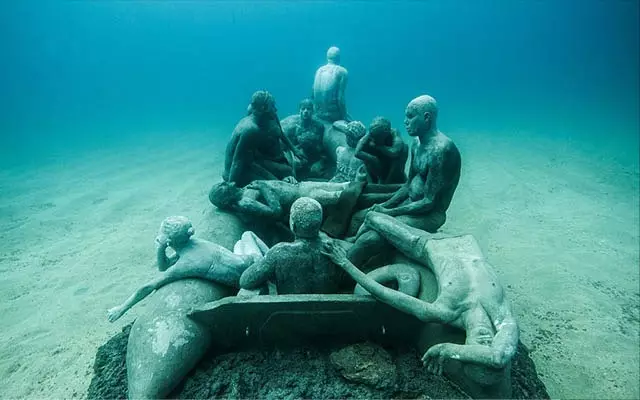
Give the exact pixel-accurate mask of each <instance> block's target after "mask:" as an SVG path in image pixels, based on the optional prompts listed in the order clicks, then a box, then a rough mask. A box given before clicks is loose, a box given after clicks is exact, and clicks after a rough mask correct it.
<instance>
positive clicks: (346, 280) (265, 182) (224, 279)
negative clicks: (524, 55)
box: [108, 47, 519, 398]
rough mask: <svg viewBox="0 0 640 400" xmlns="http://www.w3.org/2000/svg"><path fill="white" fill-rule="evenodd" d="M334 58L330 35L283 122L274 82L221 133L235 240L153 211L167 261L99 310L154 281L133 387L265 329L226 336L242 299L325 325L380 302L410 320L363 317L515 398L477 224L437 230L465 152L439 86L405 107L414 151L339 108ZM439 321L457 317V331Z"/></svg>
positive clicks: (159, 390) (507, 314) (487, 393)
mask: <svg viewBox="0 0 640 400" xmlns="http://www.w3.org/2000/svg"><path fill="white" fill-rule="evenodd" d="M339 57H340V53H339V50H338V49H337V48H335V47H332V48H330V49H329V51H328V52H327V64H326V65H325V66H323V67H321V68H319V69H318V71H317V73H316V76H315V80H314V86H313V96H312V98H310V99H304V100H302V101H301V102H300V106H299V114H297V115H293V116H289V117H286V118H284V119H282V120H280V118H279V117H278V115H277V109H276V104H275V100H274V98H273V96H272V95H271V94H270V93H268V92H266V91H257V92H255V93H254V94H253V96H252V98H251V102H250V105H249V107H248V109H247V115H246V116H245V117H244V118H242V119H241V120H240V122H238V124H237V125H236V127H235V129H234V131H233V133H232V136H231V139H230V141H229V143H228V145H227V148H226V154H225V166H224V172H223V174H222V181H221V182H218V183H215V184H214V185H213V187H212V188H211V191H210V193H209V200H210V201H211V203H212V204H213V205H215V206H216V208H217V209H218V210H220V214H219V215H223V214H224V215H226V217H225V218H237V220H238V221H237V222H236V223H235V225H234V224H231V225H233V226H231V227H230V228H229V231H228V232H224V233H222V234H221V235H225V234H226V235H236V234H237V232H236V231H237V228H238V227H242V230H244V232H243V233H242V232H238V233H240V234H238V236H236V237H235V238H234V242H235V244H234V245H233V250H229V249H228V248H227V247H225V246H223V245H222V244H220V243H214V242H212V241H208V240H205V239H202V238H199V237H196V236H194V233H195V230H194V227H193V226H192V224H191V222H190V221H189V219H187V218H185V217H181V216H173V217H169V218H167V219H165V220H164V221H163V222H162V224H161V226H160V231H159V234H158V236H157V238H156V248H157V264H158V268H159V270H160V271H161V272H162V274H161V275H160V276H159V277H158V278H157V279H155V280H153V281H151V282H149V283H147V284H145V285H143V286H142V287H140V289H138V290H137V291H136V292H135V293H134V294H132V295H131V297H130V298H128V299H127V300H126V301H125V302H124V303H123V304H121V305H119V306H116V307H113V308H112V309H110V310H109V312H108V318H109V320H110V321H111V322H114V321H116V320H118V319H119V318H120V317H121V316H122V315H123V314H124V313H126V312H127V310H129V309H130V308H131V307H133V306H134V305H135V304H136V303H138V302H139V301H141V300H142V299H144V298H145V297H146V296H148V295H149V294H151V293H152V292H154V291H157V293H156V294H155V296H154V297H155V298H158V299H159V300H158V301H156V306H155V307H153V308H152V309H151V310H150V311H149V312H148V313H147V314H145V315H142V316H141V317H139V318H138V319H137V320H136V321H135V322H134V324H133V326H132V328H131V334H130V336H129V342H128V349H127V356H126V357H127V359H126V363H127V374H128V394H129V397H130V398H158V397H164V396H166V395H168V394H169V393H170V391H171V390H172V389H173V388H174V387H175V386H176V385H177V384H178V383H179V382H180V381H181V380H182V379H183V378H184V376H185V375H186V374H187V373H188V372H189V371H190V370H191V369H192V368H193V367H194V366H195V365H196V364H197V362H198V361H199V360H200V359H201V358H202V357H203V355H204V354H205V353H206V351H207V349H208V348H209V347H210V346H211V345H212V343H214V344H218V345H222V343H226V344H227V345H229V344H233V343H236V344H237V343H240V342H242V341H243V340H244V341H246V340H247V338H249V340H250V339H251V337H254V336H253V335H260V332H258V333H255V331H256V330H257V331H259V330H260V328H257V329H253V328H252V329H250V327H249V325H250V322H247V323H246V324H244V325H246V329H244V331H242V333H243V334H244V336H245V337H244V338H242V336H243V335H242V334H240V335H238V337H235V336H234V335H235V333H234V332H236V331H234V329H236V328H237V327H236V326H235V325H238V326H239V327H242V325H243V322H242V321H244V319H246V318H248V317H247V315H249V314H251V313H249V312H247V310H254V309H259V310H261V312H262V311H264V313H266V314H265V315H266V316H267V317H265V321H266V322H265V321H262V322H264V323H263V324H262V327H264V326H267V325H268V324H276V323H277V321H278V319H277V317H278V315H280V314H283V315H286V316H287V318H296V316H300V315H305V316H309V315H311V316H312V317H313V318H311V319H307V321H313V324H311V325H312V328H313V329H316V330H320V332H317V333H318V334H320V335H322V334H324V333H326V332H321V330H323V329H325V328H327V327H328V326H329V325H331V324H333V325H335V324H343V325H346V324H349V323H350V322H348V320H345V318H348V316H349V315H350V316H353V315H357V313H358V312H361V311H358V310H362V309H364V308H367V307H369V308H367V310H370V311H371V310H379V309H378V308H375V307H378V305H380V304H384V305H386V306H389V310H392V311H393V312H394V313H395V314H394V315H396V314H397V316H404V317H406V318H405V319H402V317H399V318H400V319H399V320H395V321H396V322H395V326H393V324H394V322H391V323H390V322H389V321H388V320H386V319H385V318H387V317H385V316H384V315H383V314H385V313H378V314H379V315H375V313H374V314H373V315H372V316H371V318H370V321H369V322H370V323H371V324H372V326H373V325H376V324H378V325H380V326H381V327H382V333H383V334H385V333H386V334H388V335H393V334H394V332H396V334H397V335H398V336H402V337H410V338H411V339H410V340H412V341H414V342H415V344H416V346H417V347H418V348H419V350H420V351H421V352H423V356H422V362H423V364H424V366H425V367H426V368H427V369H428V371H430V372H432V373H434V374H443V373H445V374H446V375H447V376H448V377H449V378H450V379H452V380H453V381H455V382H456V383H457V384H458V385H459V386H460V387H462V388H463V389H464V390H465V391H466V392H467V393H468V394H470V395H472V396H474V397H500V398H506V397H510V396H511V382H510V376H511V375H510V365H511V361H512V358H513V357H514V354H515V353H516V350H517V347H518V341H519V334H518V326H517V322H516V319H515V317H514V315H513V313H512V311H511V307H510V305H509V302H508V300H507V298H506V296H505V293H504V290H503V288H502V286H501V285H500V282H499V280H498V277H497V275H496V273H495V271H494V270H493V268H492V266H491V265H490V264H489V263H488V261H487V260H486V258H485V257H484V256H483V254H482V252H481V251H480V249H479V246H478V245H477V242H476V240H475V239H474V238H473V237H472V236H470V235H459V236H443V235H442V234H438V233H437V232H438V230H439V229H440V227H441V226H442V225H443V224H444V223H445V221H446V212H447V209H448V207H449V205H450V203H451V201H452V198H453V195H454V192H455V190H456V188H457V186H458V182H459V179H460V172H461V157H460V153H459V152H458V149H457V147H456V146H455V144H454V143H453V142H452V141H451V139H450V138H448V137H447V136H446V135H444V134H443V133H442V132H441V131H440V130H439V129H438V127H437V117H438V106H437V103H436V101H435V99H434V98H432V97H430V96H428V95H421V96H418V97H416V98H414V99H413V100H411V101H410V102H409V103H408V105H407V106H406V109H405V121H404V123H405V128H406V131H407V133H408V135H409V136H411V137H412V138H413V143H412V144H411V147H410V149H409V146H408V145H407V144H406V143H405V142H404V141H403V139H402V138H401V136H400V134H399V133H398V132H397V131H396V130H395V129H393V128H392V127H391V123H390V122H389V120H388V119H386V118H384V117H377V118H375V119H374V120H373V121H372V122H371V124H370V125H369V127H368V128H367V127H366V126H365V125H364V124H363V123H362V122H360V121H357V120H354V119H353V118H351V116H350V115H349V114H348V113H347V108H346V103H345V88H346V82H347V71H346V69H345V68H344V67H342V66H340V65H339V64H340V63H339ZM406 164H408V168H405V165H406ZM405 171H408V173H405ZM247 226H250V227H251V230H249V229H245V228H244V227H247ZM168 251H169V252H170V254H169V255H168V254H167V253H168ZM309 304H312V305H313V306H312V307H310V306H309V307H307V306H308V305H309ZM305 307H307V308H305ZM323 307H324V308H323ZM341 307H342V308H343V309H344V310H346V311H345V312H346V314H345V313H341V312H342V311H341V310H343V309H342V308H341ZM363 307H364V308H363ZM371 307H374V308H371ZM265 310H266V311H265ZM327 310H328V311H327ZM344 310H343V311H344ZM347 311H348V312H347ZM376 312H377V311H376ZM229 314H230V315H232V316H233V318H231V317H228V315H229ZM254 314H255V315H258V313H257V312H254ZM387 314H388V313H387ZM387 314H385V315H387ZM225 316H227V317H225ZM345 316H347V317H345ZM255 318H258V317H255ZM323 318H324V319H327V318H328V319H327V321H328V322H322V321H324V319H323ZM376 318H378V319H379V320H376ZM303 320H304V318H303ZM274 321H275V322H274ZM398 321H410V322H407V324H406V325H402V324H403V322H398ZM253 322H255V321H253ZM262 322H260V323H262ZM260 323H257V325H256V324H254V325H251V326H261V325H260ZM385 323H386V324H388V325H387V326H388V328H385V325H384V324H385ZM434 324H439V325H442V326H450V327H454V328H458V329H460V330H462V331H463V332H464V340H463V342H460V341H459V340H458V341H455V340H454V337H453V336H452V334H448V333H447V331H446V330H438V329H436V328H434V326H435V325H434ZM400 325H402V326H400ZM376 326H377V325H376ZM334 328H335V326H334ZM394 328H395V330H394ZM238 329H240V328H238ZM313 329H312V330H313ZM376 329H377V328H376ZM348 330H349V328H348V327H345V329H344V332H346V331H348ZM386 330H388V331H389V332H388V333H387V332H386ZM344 332H342V333H343V334H344ZM225 335H226V336H225ZM365 336H366V335H365ZM256 340H258V339H256Z"/></svg>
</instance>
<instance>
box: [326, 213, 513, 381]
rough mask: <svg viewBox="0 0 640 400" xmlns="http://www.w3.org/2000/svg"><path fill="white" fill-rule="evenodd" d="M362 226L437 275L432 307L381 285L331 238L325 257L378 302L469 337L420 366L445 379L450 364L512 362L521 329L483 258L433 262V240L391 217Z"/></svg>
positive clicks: (439, 349)
mask: <svg viewBox="0 0 640 400" xmlns="http://www.w3.org/2000/svg"><path fill="white" fill-rule="evenodd" d="M363 226H365V227H366V228H367V229H370V230H373V231H375V232H377V233H378V234H379V235H380V236H381V237H382V238H384V240H386V241H388V242H389V243H390V244H391V245H392V246H393V247H394V248H396V249H397V250H399V251H400V252H401V253H403V254H404V255H405V256H407V257H409V258H411V259H413V260H415V261H417V262H419V263H421V264H424V265H426V266H428V267H429V268H430V269H431V270H432V271H433V273H434V275H435V277H436V280H437V282H438V295H437V298H436V299H435V301H434V302H433V303H428V302H425V301H423V300H420V299H417V298H415V297H411V296H408V295H406V294H404V293H401V292H399V291H396V290H393V289H389V288H387V287H385V286H383V285H381V284H379V283H377V282H376V281H375V280H373V279H371V278H370V277H368V276H367V275H365V274H364V273H363V272H362V271H360V270H359V269H358V268H356V267H355V266H354V265H353V264H352V263H351V261H349V259H348V258H347V254H346V251H345V249H344V247H343V246H341V245H340V244H338V243H334V241H333V239H325V240H324V243H325V247H324V250H323V251H324V254H326V255H327V256H328V257H330V258H331V259H332V260H333V261H334V262H335V263H336V264H338V265H339V266H340V267H342V268H343V269H344V270H345V271H346V272H347V273H348V274H349V275H350V276H351V277H352V278H353V279H354V280H355V281H356V282H358V284H360V285H361V286H362V287H363V288H364V289H366V290H367V291H368V292H369V293H371V294H372V295H373V296H374V297H376V298H377V299H378V300H380V301H382V302H384V303H386V304H389V305H390V306H392V307H395V308H397V309H398V310H400V311H403V312H405V313H408V314H411V315H413V316H415V317H416V318H418V319H419V320H421V321H425V322H439V323H442V324H449V325H452V326H454V327H457V328H460V329H463V330H464V331H465V332H466V334H467V337H466V342H465V344H464V345H459V344H454V343H441V344H437V345H435V346H432V347H431V348H429V350H428V351H427V352H426V353H425V354H424V356H423V357H422V361H423V363H424V365H425V366H426V367H427V368H428V369H429V371H430V372H433V373H435V374H441V373H442V369H443V364H444V362H445V360H447V359H455V360H459V361H461V362H466V363H471V364H476V365H480V366H484V367H489V368H495V369H500V368H503V367H505V366H506V365H507V364H508V363H510V361H511V359H512V357H513V356H514V354H515V352H516V349H517V347H518V337H519V332H518V325H517V323H516V319H515V317H514V315H513V312H512V311H511V306H510V304H509V302H508V301H507V299H506V297H505V294H504V289H503V288H502V286H501V285H500V283H499V282H498V278H497V276H496V273H495V271H494V270H493V268H492V266H491V265H490V264H489V263H488V262H487V261H486V260H485V259H484V258H482V257H480V258H477V256H473V258H470V257H469V256H468V255H465V254H460V257H459V258H458V257H454V258H451V257H446V258H445V259H442V260H438V259H437V258H436V259H434V258H432V257H430V253H429V247H430V241H432V240H434V238H432V235H431V234H429V233H427V232H424V231H422V230H419V229H415V228H412V227H410V226H408V225H407V224H404V223H402V222H400V221H398V220H397V219H395V218H393V217H390V216H388V215H384V214H380V213H376V212H370V213H368V214H367V217H366V218H365V222H364V225H363ZM435 240H437V239H435Z"/></svg>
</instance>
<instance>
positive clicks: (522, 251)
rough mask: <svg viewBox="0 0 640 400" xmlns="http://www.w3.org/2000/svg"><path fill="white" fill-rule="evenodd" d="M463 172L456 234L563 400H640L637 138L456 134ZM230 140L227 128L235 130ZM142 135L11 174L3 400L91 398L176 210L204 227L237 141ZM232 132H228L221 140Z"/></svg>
mask: <svg viewBox="0 0 640 400" xmlns="http://www.w3.org/2000/svg"><path fill="white" fill-rule="evenodd" d="M448 133H449V134H450V136H451V137H452V138H453V139H454V140H455V141H456V143H457V144H458V147H459V148H460V150H461V153H462V156H463V175H462V180H461V182H460V186H459V187H458V191H457V193H456V195H455V197H454V200H453V204H452V206H451V208H450V212H449V215H448V221H447V223H446V224H445V226H444V227H443V231H444V232H448V233H471V234H473V235H475V236H476V237H477V239H478V240H479V242H480V245H481V247H482V248H483V250H484V251H485V253H486V254H487V256H488V259H489V260H490V262H491V263H492V264H493V265H494V266H495V268H496V269H497V271H498V274H499V276H500V278H501V281H502V283H503V285H504V286H505V287H506V288H507V295H508V296H509V298H510V300H511V302H512V304H513V307H514V310H515V313H516V315H517V316H518V319H519V323H520V328H521V338H522V341H523V343H524V344H525V345H527V346H528V347H529V348H530V349H531V357H532V358H533V360H534V361H535V363H536V365H537V368H538V372H539V374H540V376H541V379H542V380H543V381H544V382H545V384H546V385H547V388H548V390H549V393H550V395H551V396H552V397H554V398H599V399H601V398H639V397H640V389H639V384H638V382H639V380H640V379H639V354H638V348H639V332H640V326H639V324H640V322H639V303H640V290H639V270H638V263H639V253H640V250H639V244H638V243H639V242H638V241H639V225H640V221H639V209H638V206H639V199H638V196H639V195H638V190H639V171H638V160H637V157H629V159H627V160H622V159H620V158H619V157H618V154H619V153H618V151H619V149H622V150H621V151H624V152H626V153H627V154H629V153H630V152H631V153H633V152H635V151H637V149H634V148H629V147H628V146H637V144H636V143H632V144H629V145H627V146H625V145H624V144H620V145H619V148H617V147H616V146H617V145H611V144H609V145H608V146H607V147H603V146H601V145H598V144H593V143H589V142H587V141H586V140H585V141H580V140H577V139H573V140H572V139H570V138H564V139H554V140H553V141H552V140H551V139H548V138H539V137H536V135H535V134H534V133H530V132H521V133H518V134H516V135H509V136H507V135H503V136H500V135H490V134H489V133H483V132H448ZM226 136H227V135H225V134H223V135H222V137H226ZM180 137H184V136H183V135H173V136H169V137H168V138H167V137H163V138H162V140H155V141H153V140H141V141H140V143H139V144H136V145H135V146H127V147H126V148H124V147H123V148H118V149H114V148H105V149H103V150H100V151H92V152H88V153H83V154H78V155H75V156H74V157H66V156H65V157H63V156H61V157H58V158H57V159H56V158H53V159H50V160H47V161H46V162H43V163H40V164H39V165H32V166H29V167H24V166H15V167H10V168H4V169H2V171H1V172H0V193H2V194H1V196H0V218H1V219H0V221H1V223H0V240H1V243H2V252H0V276H1V278H0V293H1V297H2V302H1V304H0V315H1V316H2V317H1V319H0V328H1V330H2V335H0V382H3V383H2V385H0V398H25V397H28V398H76V397H77V398H83V397H86V390H87V387H88V385H89V381H90V380H91V376H92V373H93V371H92V365H93V359H94V356H95V352H96V350H97V348H98V346H100V345H101V344H103V343H104V342H105V341H106V340H108V339H109V338H110V337H111V336H112V335H114V334H115V333H117V332H119V331H120V329H121V327H122V326H123V325H125V324H128V323H129V322H131V321H132V320H133V319H134V318H135V317H136V316H137V315H140V314H141V313H143V312H144V310H145V304H144V302H143V303H141V304H139V305H137V306H136V307H134V308H133V309H132V310H131V311H130V312H129V313H128V314H127V315H125V316H124V317H123V318H122V319H121V320H119V321H117V322H116V323H114V324H111V323H109V322H108V321H107V319H106V310H107V309H108V308H110V307H112V306H114V305H116V304H119V303H120V302H122V301H123V300H124V299H125V298H126V297H127V296H128V295H129V294H131V292H132V291H133V290H135V289H136V288H137V287H138V286H139V285H140V284H142V283H143V282H145V281H147V280H149V279H151V278H152V277H154V276H155V274H156V273H157V272H156V270H155V267H154V264H153V262H154V247H153V239H154V237H155V234H156V232H157V229H158V226H159V224H160V222H161V221H162V219H163V218H165V217H166V216H169V215H176V214H179V215H186V216H188V217H190V218H191V219H192V220H193V222H194V224H195V227H196V231H197V229H198V225H199V224H200V223H201V222H202V221H203V219H204V218H206V217H207V216H206V214H205V211H206V210H207V209H209V208H210V207H212V206H211V205H210V204H209V203H208V200H207V192H208V189H209V188H210V186H211V184H212V183H213V182H216V181H218V180H219V179H220V178H219V177H220V171H221V169H222V163H223V150H224V145H225V143H224V142H223V141H222V139H215V138H216V135H215V134H211V135H209V137H210V138H214V139H205V136H203V135H200V136H197V139H196V140H193V141H192V142H190V143H188V144H185V143H180V140H179V138H180ZM218 137H220V136H218Z"/></svg>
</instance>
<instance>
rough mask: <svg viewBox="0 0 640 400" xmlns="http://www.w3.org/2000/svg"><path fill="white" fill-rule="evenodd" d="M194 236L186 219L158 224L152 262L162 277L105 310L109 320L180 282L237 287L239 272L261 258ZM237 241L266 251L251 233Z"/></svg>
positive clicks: (171, 219)
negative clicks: (201, 281)
mask: <svg viewBox="0 0 640 400" xmlns="http://www.w3.org/2000/svg"><path fill="white" fill-rule="evenodd" d="M194 233H195V230H194V228H193V226H192V224H191V221H189V219H188V218H186V217H183V216H172V217H168V218H166V219H165V220H164V221H162V224H161V225H160V231H159V233H158V236H157V237H156V240H155V242H156V259H157V263H158V269H159V270H160V271H161V272H162V275H161V276H160V277H158V278H156V279H154V280H152V281H151V282H148V283H146V284H144V285H143V286H141V287H140V288H139V289H138V290H136V291H135V293H133V294H132V295H131V296H130V297H129V298H128V299H127V300H126V301H125V302H124V303H122V304H121V305H119V306H116V307H113V308H111V309H109V311H108V318H109V321H111V322H115V321H117V320H118V319H119V318H120V317H121V316H122V315H124V314H125V313H126V312H127V311H128V310H129V309H130V308H131V307H133V306H134V305H136V304H137V303H138V302H140V301H141V300H143V299H144V298H145V297H147V296H148V295H150V294H151V293H153V292H154V291H155V290H158V289H159V288H161V287H163V286H165V285H167V284H169V283H171V282H175V281H178V280H181V279H188V278H200V279H205V280H209V281H212V282H216V283H220V284H223V285H225V286H229V287H235V288H237V287H239V280H240V276H241V275H242V273H243V272H244V271H245V270H246V269H247V268H248V267H249V265H251V264H252V263H253V262H255V261H256V260H257V259H258V258H259V257H260V256H261V255H260V254H251V253H244V254H243V253H240V254H236V253H233V252H231V251H229V250H227V249H226V248H224V247H222V246H220V245H218V244H216V243H212V242H209V241H207V240H202V239H198V238H195V237H192V236H193V234H194ZM241 241H250V242H252V243H253V244H254V247H259V248H261V249H263V250H265V251H266V250H267V246H266V244H264V243H263V242H262V241H261V240H260V239H259V238H258V237H257V236H256V235H255V234H253V233H252V232H245V234H243V237H242V239H241ZM246 247H247V245H246V244H245V245H243V248H246ZM168 248H171V249H173V250H174V251H175V254H174V255H173V256H171V257H168V256H167V249H168Z"/></svg>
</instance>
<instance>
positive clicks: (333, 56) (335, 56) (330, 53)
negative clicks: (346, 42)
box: [327, 46, 340, 64]
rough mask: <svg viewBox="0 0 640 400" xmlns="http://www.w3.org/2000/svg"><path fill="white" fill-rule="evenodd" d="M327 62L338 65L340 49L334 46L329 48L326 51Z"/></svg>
mask: <svg viewBox="0 0 640 400" xmlns="http://www.w3.org/2000/svg"><path fill="white" fill-rule="evenodd" d="M327 62H328V63H329V64H340V49H339V48H337V47H336V46H331V47H329V50H327Z"/></svg>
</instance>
